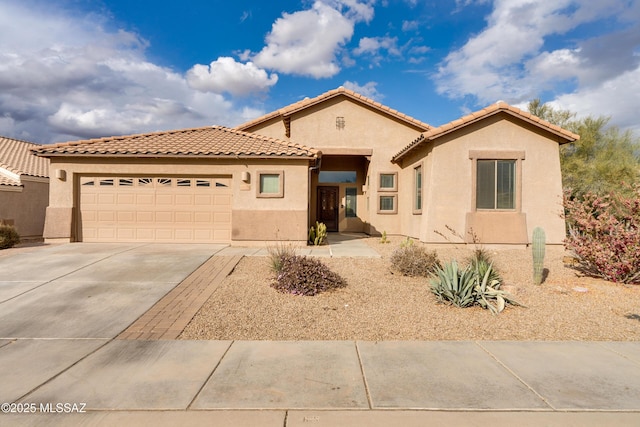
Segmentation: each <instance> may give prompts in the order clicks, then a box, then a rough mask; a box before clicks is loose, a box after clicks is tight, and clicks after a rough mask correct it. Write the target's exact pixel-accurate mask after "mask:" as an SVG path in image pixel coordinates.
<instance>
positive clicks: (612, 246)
mask: <svg viewBox="0 0 640 427" xmlns="http://www.w3.org/2000/svg"><path fill="white" fill-rule="evenodd" d="M631 194H632V195H631V196H627V195H622V194H617V193H616V194H614V193H612V194H609V195H608V196H597V195H595V194H591V193H588V194H586V195H585V196H583V198H581V199H573V200H572V199H570V198H569V197H565V209H566V219H567V225H568V226H569V234H568V237H567V239H566V240H565V246H566V248H567V249H569V250H570V251H572V252H573V253H574V254H575V256H576V258H577V260H578V269H579V270H580V271H581V272H583V273H584V274H587V275H589V276H593V277H601V278H603V279H606V280H610V281H612V282H622V283H633V284H639V283H640V186H636V188H635V189H634V191H633V192H631Z"/></svg>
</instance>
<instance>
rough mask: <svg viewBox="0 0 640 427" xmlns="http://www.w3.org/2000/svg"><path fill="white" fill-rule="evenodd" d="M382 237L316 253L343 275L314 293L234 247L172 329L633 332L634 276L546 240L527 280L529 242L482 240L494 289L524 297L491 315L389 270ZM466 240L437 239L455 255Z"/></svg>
mask: <svg viewBox="0 0 640 427" xmlns="http://www.w3.org/2000/svg"><path fill="white" fill-rule="evenodd" d="M389 240H390V242H389V243H386V244H383V243H380V239H379V238H374V237H371V238H368V239H367V240H366V243H367V244H369V245H370V246H371V247H373V248H374V249H375V250H376V251H377V252H379V253H380V255H381V258H356V257H354V258H322V261H323V262H324V263H325V264H326V265H327V266H329V267H330V269H331V270H333V271H335V272H336V273H338V274H340V275H341V276H342V277H343V278H344V279H345V280H346V282H347V286H346V287H345V288H341V289H337V290H335V291H331V292H325V293H322V294H319V295H316V296H311V297H310V296H297V295H291V294H284V293H280V292H278V291H276V290H275V289H273V288H272V287H270V283H271V282H272V281H273V280H274V274H273V273H272V271H271V270H270V268H269V263H268V259H267V257H259V256H258V257H244V258H243V259H242V260H241V261H240V263H239V264H238V266H237V267H236V268H235V270H234V271H233V272H232V273H231V274H230V275H229V276H228V277H227V278H226V279H225V280H224V282H223V283H222V285H221V286H220V287H219V288H218V289H217V290H216V291H215V292H214V293H213V295H212V296H211V298H210V299H209V300H208V301H207V302H206V303H205V304H204V306H203V307H202V308H201V309H200V311H199V312H198V313H197V314H196V316H195V317H194V318H193V320H192V321H191V323H190V324H189V325H188V326H187V328H186V329H185V330H184V331H183V333H182V335H181V336H180V338H181V339H220V340H368V341H378V340H545V341H556V340H585V341H586V340H596V341H604V340H614V341H635V340H638V339H640V286H637V285H635V286H634V285H624V284H619V283H612V282H608V281H605V280H601V279H595V278H590V277H584V276H581V275H580V274H579V273H578V272H577V271H576V270H575V269H574V268H571V267H570V266H568V265H565V262H566V261H567V253H566V252H565V251H564V249H563V248H562V247H549V248H547V254H546V258H545V268H546V269H548V275H547V277H546V280H545V281H544V282H543V283H542V285H539V286H538V285H534V284H533V279H532V259H531V250H530V249H526V250H525V249H504V248H498V249H492V248H486V249H487V250H489V253H490V254H491V256H492V259H493V260H494V266H495V267H497V269H498V270H499V272H500V274H501V275H502V277H503V279H504V285H503V289H505V290H507V291H509V292H510V293H511V294H512V295H513V296H514V297H515V299H516V300H517V301H518V302H519V303H521V304H522V305H524V306H526V307H518V306H511V305H508V306H507V308H506V309H505V310H504V311H503V312H502V313H500V314H498V315H492V314H491V313H490V312H489V311H488V310H484V309H482V308H480V307H478V306H474V307H470V308H457V307H454V306H451V305H448V304H443V303H439V302H438V300H437V299H436V297H435V295H433V294H432V293H431V291H430V286H429V279H426V278H423V277H406V276H402V275H401V274H399V273H397V272H394V271H393V270H392V266H391V263H390V256H391V253H392V252H393V250H394V249H396V248H398V247H399V246H400V243H401V241H402V239H401V238H400V237H391V238H390V239H389ZM473 249H474V248H473V247H466V248H452V247H446V248H445V247H441V248H438V249H437V253H438V257H439V259H440V260H441V261H442V262H446V261H448V260H451V259H457V260H458V261H459V262H460V263H461V264H464V261H465V259H466V258H468V257H469V256H470V255H471V254H472V251H473Z"/></svg>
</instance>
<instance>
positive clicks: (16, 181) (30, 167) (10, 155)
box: [0, 136, 49, 186]
mask: <svg viewBox="0 0 640 427" xmlns="http://www.w3.org/2000/svg"><path fill="white" fill-rule="evenodd" d="M38 147H40V145H38V144H33V143H31V142H26V141H20V140H18V139H12V138H6V137H2V136H0V185H10V186H21V185H22V182H21V180H20V176H22V175H26V176H34V177H41V178H48V177H49V160H48V159H44V158H41V157H37V156H35V155H34V154H33V153H32V152H31V150H33V149H35V148H38Z"/></svg>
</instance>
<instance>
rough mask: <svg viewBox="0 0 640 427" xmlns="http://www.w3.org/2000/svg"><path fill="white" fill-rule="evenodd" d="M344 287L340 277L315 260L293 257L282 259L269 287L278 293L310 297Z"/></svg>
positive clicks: (344, 283)
mask: <svg viewBox="0 0 640 427" xmlns="http://www.w3.org/2000/svg"><path fill="white" fill-rule="evenodd" d="M346 285H347V284H346V282H345V281H344V279H343V278H342V277H340V275H338V274H337V273H334V272H333V271H331V270H329V267H327V266H326V265H324V264H323V263H321V262H320V261H318V260H317V259H315V258H308V257H305V256H299V255H295V256H292V257H284V258H282V264H281V268H280V272H279V273H278V275H277V277H276V280H275V281H274V282H273V283H272V285H271V286H272V287H273V288H275V289H277V290H279V291H280V292H284V293H291V294H294V295H308V296H311V295H316V294H319V293H320V292H324V291H329V290H332V289H336V288H342V287H345V286H346Z"/></svg>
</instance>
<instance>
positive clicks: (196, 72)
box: [186, 57, 278, 95]
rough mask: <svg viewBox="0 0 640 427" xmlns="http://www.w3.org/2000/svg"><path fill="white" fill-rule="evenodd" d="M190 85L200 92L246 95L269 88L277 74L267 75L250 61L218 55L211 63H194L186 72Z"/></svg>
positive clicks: (274, 81) (275, 79)
mask: <svg viewBox="0 0 640 427" xmlns="http://www.w3.org/2000/svg"><path fill="white" fill-rule="evenodd" d="M186 77H187V83H188V84H189V86H190V87H192V88H194V89H196V90H199V91H202V92H214V93H223V92H227V93H230V94H232V95H248V94H250V93H254V92H261V91H265V90H267V89H269V88H270V87H271V86H273V85H275V84H276V83H277V82H278V75H277V74H271V75H268V74H267V72H266V71H265V70H263V69H260V68H258V67H256V66H255V65H254V64H253V63H252V62H247V63H246V64H243V63H240V62H236V61H235V60H234V59H233V58H230V57H220V58H218V59H217V60H215V61H213V62H211V64H209V65H208V66H207V65H201V64H196V65H194V66H193V67H192V68H191V69H190V70H189V71H188V72H187V76H186Z"/></svg>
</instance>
